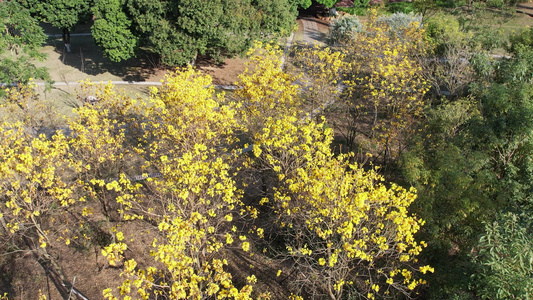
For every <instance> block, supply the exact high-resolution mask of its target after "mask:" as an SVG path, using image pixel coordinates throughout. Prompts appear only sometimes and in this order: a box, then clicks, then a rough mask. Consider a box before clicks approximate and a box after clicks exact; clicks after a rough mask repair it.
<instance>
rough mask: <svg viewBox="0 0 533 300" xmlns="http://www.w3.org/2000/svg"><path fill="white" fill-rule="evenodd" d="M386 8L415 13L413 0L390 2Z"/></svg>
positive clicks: (391, 10) (397, 11)
mask: <svg viewBox="0 0 533 300" xmlns="http://www.w3.org/2000/svg"><path fill="white" fill-rule="evenodd" d="M386 8H387V9H388V10H389V11H390V12H392V13H404V14H409V13H414V12H415V6H414V4H413V2H388V3H387V4H386Z"/></svg>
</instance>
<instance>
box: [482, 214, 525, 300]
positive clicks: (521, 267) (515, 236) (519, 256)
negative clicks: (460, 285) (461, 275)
mask: <svg viewBox="0 0 533 300" xmlns="http://www.w3.org/2000/svg"><path fill="white" fill-rule="evenodd" d="M524 219H526V220H524ZM528 223H531V222H527V218H523V217H520V216H518V215H517V214H515V213H506V214H503V215H502V216H501V217H500V218H499V220H497V221H495V222H493V223H487V224H486V225H485V233H484V235H483V236H482V237H481V239H480V240H479V245H478V248H479V252H478V253H477V254H475V255H473V256H472V258H473V261H474V262H475V264H476V265H477V272H476V274H474V276H473V288H474V290H475V292H476V293H477V295H479V296H481V297H482V298H484V299H531V298H532V297H533V235H532V232H531V230H530V229H529V230H528V228H531V227H529V226H528V225H531V224H528Z"/></svg>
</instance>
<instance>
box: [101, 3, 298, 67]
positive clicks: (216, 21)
mask: <svg viewBox="0 0 533 300" xmlns="http://www.w3.org/2000/svg"><path fill="white" fill-rule="evenodd" d="M110 4H111V3H108V1H107V0H97V3H96V5H95V7H94V10H93V11H94V14H95V16H96V21H95V27H94V30H95V33H97V36H101V37H102V38H101V39H100V40H99V41H98V42H99V44H100V45H101V46H102V47H103V48H104V53H106V54H107V55H108V56H110V57H111V58H112V59H114V60H117V61H118V60H123V59H127V58H129V57H132V56H133V55H134V50H135V49H137V48H138V47H141V46H147V47H148V48H149V49H151V51H153V52H155V53H157V54H159V55H160V58H161V62H162V63H163V64H165V65H183V64H185V63H191V62H192V63H194V61H195V59H196V57H197V56H198V55H199V54H201V55H208V56H210V57H214V58H219V57H221V56H228V55H232V54H236V53H242V52H243V51H245V50H246V49H248V48H249V46H250V45H251V42H252V41H253V40H255V39H270V38H272V37H273V36H276V35H284V34H288V33H289V32H290V31H291V30H292V28H293V26H294V21H295V17H296V14H297V10H296V8H297V6H298V5H300V4H301V3H300V2H298V1H296V2H295V1H289V0H275V1H266V0H257V1H251V0H216V1H209V2H205V1H193V0H184V1H179V2H175V1H169V0H160V1H145V0H129V1H115V2H112V5H110ZM126 17H127V18H126ZM97 24H98V26H97ZM109 28H112V30H110V29H109ZM103 33H105V34H103ZM112 36H113V38H111V37H112ZM109 38H111V40H109ZM104 39H107V41H106V40H104ZM137 41H138V42H139V43H137ZM132 44H133V46H132Z"/></svg>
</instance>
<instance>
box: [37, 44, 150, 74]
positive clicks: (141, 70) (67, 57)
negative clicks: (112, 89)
mask: <svg viewBox="0 0 533 300" xmlns="http://www.w3.org/2000/svg"><path fill="white" fill-rule="evenodd" d="M47 45H49V46H52V47H54V51H55V52H56V53H58V54H59V55H60V56H59V60H60V61H61V62H62V63H63V64H65V65H67V66H71V67H73V68H76V69H78V70H80V71H81V72H82V73H85V74H87V75H92V76H96V75H99V74H103V73H106V72H109V73H111V74H112V75H115V76H118V77H120V78H121V79H122V80H124V81H146V80H147V79H148V78H149V77H150V76H151V75H153V74H155V73H156V71H158V70H159V69H160V68H159V59H158V58H157V56H156V55H155V54H153V53H150V52H148V51H142V50H141V51H140V52H139V53H138V55H137V57H135V58H130V59H128V60H125V61H122V62H113V61H111V60H110V59H109V58H107V57H105V56H104V55H103V53H102V51H101V50H100V48H99V47H98V46H97V45H96V43H95V41H94V39H93V37H92V36H91V35H89V34H84V35H76V34H72V35H71V45H72V46H71V52H70V53H68V52H66V50H65V48H64V46H63V45H64V44H63V41H62V40H61V38H60V37H57V36H50V37H49V38H48V41H47Z"/></svg>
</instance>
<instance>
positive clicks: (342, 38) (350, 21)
mask: <svg viewBox="0 0 533 300" xmlns="http://www.w3.org/2000/svg"><path fill="white" fill-rule="evenodd" d="M361 31H363V24H362V23H361V22H360V21H359V18H358V17H357V16H345V17H342V18H339V19H337V20H336V21H335V22H334V23H333V24H331V35H330V38H329V40H328V43H329V44H330V45H334V44H336V43H344V42H346V41H347V40H349V39H351V38H352V37H353V35H354V34H357V33H360V32H361Z"/></svg>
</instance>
